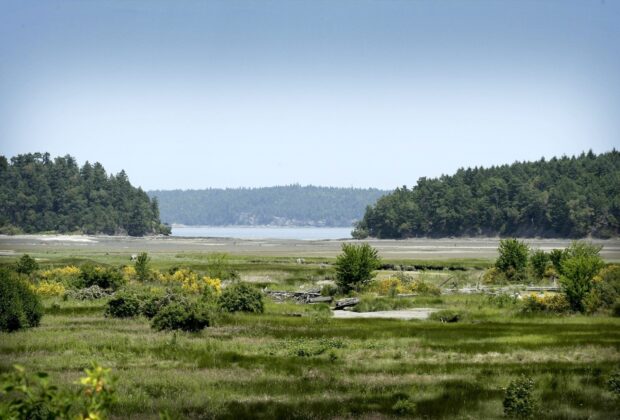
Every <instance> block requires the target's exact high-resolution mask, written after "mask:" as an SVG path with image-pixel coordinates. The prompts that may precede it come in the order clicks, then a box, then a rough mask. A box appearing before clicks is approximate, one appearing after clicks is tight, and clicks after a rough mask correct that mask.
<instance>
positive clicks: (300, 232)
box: [172, 226, 353, 240]
mask: <svg viewBox="0 0 620 420" xmlns="http://www.w3.org/2000/svg"><path fill="white" fill-rule="evenodd" d="M352 230H353V228H352V227H305V226H173V227H172V236H185V237H187V236H193V237H210V238H238V239H300V240H321V239H349V238H351V231H352Z"/></svg>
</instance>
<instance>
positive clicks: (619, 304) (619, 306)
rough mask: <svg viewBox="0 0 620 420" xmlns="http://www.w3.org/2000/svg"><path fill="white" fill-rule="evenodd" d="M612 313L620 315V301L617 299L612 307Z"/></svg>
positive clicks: (616, 315)
mask: <svg viewBox="0 0 620 420" xmlns="http://www.w3.org/2000/svg"><path fill="white" fill-rule="evenodd" d="M611 315H612V316H615V317H620V301H616V303H614V306H613V307H612V308H611Z"/></svg>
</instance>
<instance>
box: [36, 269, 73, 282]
mask: <svg viewBox="0 0 620 420" xmlns="http://www.w3.org/2000/svg"><path fill="white" fill-rule="evenodd" d="M80 272H81V270H80V269H79V268H78V267H76V266H74V265H67V266H65V267H58V268H52V269H49V270H43V271H41V272H39V277H40V278H41V279H42V280H49V281H55V282H67V281H70V280H76V279H77V278H79V277H80Z"/></svg>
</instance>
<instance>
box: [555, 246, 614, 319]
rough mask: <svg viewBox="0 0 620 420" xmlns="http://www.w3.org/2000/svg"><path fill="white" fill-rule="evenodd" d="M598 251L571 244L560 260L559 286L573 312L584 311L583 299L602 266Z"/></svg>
mask: <svg viewBox="0 0 620 420" xmlns="http://www.w3.org/2000/svg"><path fill="white" fill-rule="evenodd" d="M599 251H600V248H599V247H596V246H593V245H590V244H587V243H583V242H573V244H572V245H571V246H570V247H569V248H567V256H566V257H565V258H564V259H563V260H562V271H561V277H560V284H561V285H562V290H563V292H564V293H565V294H566V297H567V299H568V302H569V303H570V306H571V308H572V309H574V310H575V311H579V312H584V311H585V310H586V304H585V303H586V302H585V298H586V296H587V295H588V294H589V293H590V291H591V290H592V288H593V286H594V281H593V280H594V277H595V276H596V275H597V273H598V272H599V270H600V269H601V268H602V267H603V265H604V263H603V259H602V258H601V257H600V256H599Z"/></svg>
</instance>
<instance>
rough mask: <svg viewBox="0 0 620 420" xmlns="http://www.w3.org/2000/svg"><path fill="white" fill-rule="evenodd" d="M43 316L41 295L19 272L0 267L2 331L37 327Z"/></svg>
mask: <svg viewBox="0 0 620 420" xmlns="http://www.w3.org/2000/svg"><path fill="white" fill-rule="evenodd" d="M42 316H43V306H42V305H41V301H40V300H39V297H38V296H37V295H36V294H35V293H34V292H33V291H32V290H30V288H29V287H28V284H27V283H26V281H25V280H23V279H22V278H20V276H19V275H18V274H17V273H14V272H11V271H10V270H7V269H5V268H2V269H0V331H8V332H11V331H17V330H20V329H22V328H28V327H36V326H38V325H39V322H40V321H41V317H42Z"/></svg>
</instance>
